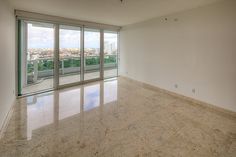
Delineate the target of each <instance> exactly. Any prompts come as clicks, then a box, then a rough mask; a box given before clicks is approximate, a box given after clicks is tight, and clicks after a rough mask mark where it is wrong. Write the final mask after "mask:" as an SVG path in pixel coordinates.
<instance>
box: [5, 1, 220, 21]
mask: <svg viewBox="0 0 236 157" xmlns="http://www.w3.org/2000/svg"><path fill="white" fill-rule="evenodd" d="M9 1H10V3H11V4H12V5H13V7H14V8H15V9H19V10H25V11H32V12H37V13H44V14H48V15H55V16H61V17H66V18H73V19H78V20H86V21H92V22H98V23H104V24H111V25H118V26H124V25H128V24H132V23H137V22H140V21H144V20H147V19H151V18H154V17H159V16H164V15H168V14H171V13H175V12H179V11H183V10H187V9H192V8H196V7H200V6H204V5H207V4H210V3H214V2H217V1H220V0H123V3H121V2H120V0H9Z"/></svg>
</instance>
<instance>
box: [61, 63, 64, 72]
mask: <svg viewBox="0 0 236 157" xmlns="http://www.w3.org/2000/svg"><path fill="white" fill-rule="evenodd" d="M61 70H62V75H64V59H62V60H61Z"/></svg>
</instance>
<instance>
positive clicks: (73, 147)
mask: <svg viewBox="0 0 236 157" xmlns="http://www.w3.org/2000/svg"><path fill="white" fill-rule="evenodd" d="M0 156H1V157H144V156H145V157H146V156H147V157H235V156H236V117H235V116H232V115H229V114H226V113H223V112H220V111H217V110H214V109H212V108H207V107H203V106H201V105H198V104H195V103H192V102H189V101H187V100H183V99H181V98H177V97H174V96H171V95H169V94H166V93H163V92H161V91H158V90H155V91H154V90H152V89H150V88H147V87H144V86H142V85H141V84H138V83H135V82H133V81H130V80H127V79H125V78H122V77H120V78H118V79H111V80H105V81H101V82H95V83H91V84H87V85H83V86H78V87H73V88H67V89H63V90H59V91H55V92H51V93H44V94H39V95H35V96H30V97H25V98H21V99H19V100H18V101H17V104H16V105H15V108H14V113H13V116H12V119H11V120H10V124H9V126H8V128H7V131H6V134H5V136H4V137H3V138H2V139H1V140H0Z"/></svg>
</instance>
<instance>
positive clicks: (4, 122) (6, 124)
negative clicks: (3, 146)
mask: <svg viewBox="0 0 236 157" xmlns="http://www.w3.org/2000/svg"><path fill="white" fill-rule="evenodd" d="M15 103H16V100H14V101H13V103H12V104H11V107H10V110H9V111H8V113H7V116H6V117H5V119H4V121H3V125H2V126H1V129H0V139H1V138H2V137H3V136H4V134H5V132H6V129H7V127H8V124H9V122H10V119H11V117H12V114H13V111H14V105H15Z"/></svg>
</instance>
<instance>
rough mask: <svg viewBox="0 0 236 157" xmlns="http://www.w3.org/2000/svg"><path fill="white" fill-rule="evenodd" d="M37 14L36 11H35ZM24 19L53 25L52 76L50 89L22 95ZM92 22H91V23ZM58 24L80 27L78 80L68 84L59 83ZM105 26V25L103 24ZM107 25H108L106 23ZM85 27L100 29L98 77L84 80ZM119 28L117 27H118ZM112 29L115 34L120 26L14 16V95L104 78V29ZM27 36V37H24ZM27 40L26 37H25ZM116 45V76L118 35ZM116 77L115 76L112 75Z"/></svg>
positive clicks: (60, 87) (18, 95) (55, 88)
mask: <svg viewBox="0 0 236 157" xmlns="http://www.w3.org/2000/svg"><path fill="white" fill-rule="evenodd" d="M35 14H37V13H35ZM24 21H33V22H42V23H50V24H53V25H54V59H53V60H54V77H53V88H52V89H48V90H42V91H37V92H32V93H27V94H24V95H22V93H21V91H22V89H21V87H22V86H21V82H20V81H21V62H22V61H21V58H22V41H21V37H22V32H21V23H22V22H24ZM92 24H93V23H92ZM94 24H95V25H97V23H94ZM60 25H65V26H74V27H80V30H81V35H80V38H81V39H80V49H81V53H80V64H81V65H80V77H81V79H80V81H79V82H74V83H69V84H64V85H59V59H60V58H59V47H60V45H59V26H60ZM105 26H106V25H105ZM108 26H109V25H108ZM85 28H91V29H97V30H99V31H100V76H99V78H95V79H90V80H84V29H85ZM118 28H119V29H118ZM105 30H106V31H113V32H117V34H119V30H120V27H118V26H114V28H113V27H112V26H110V29H109V28H106V27H104V28H101V27H94V26H92V25H91V26H89V25H81V24H74V23H73V22H72V23H70V22H68V23H67V22H64V21H63V22H61V23H60V22H57V21H50V20H42V19H37V18H28V17H16V33H17V37H16V40H17V41H16V42H17V50H16V53H17V54H16V57H17V59H16V62H17V64H16V65H18V67H17V69H16V96H17V97H21V96H29V95H34V94H39V93H44V92H49V91H53V90H58V89H63V88H67V87H72V86H76V85H82V84H85V83H90V82H94V81H100V80H103V79H104V31H105ZM26 38H27V37H26ZM26 40H27V39H26ZM117 42H118V43H117V45H118V50H117V51H118V52H117V76H118V70H119V68H118V67H119V66H118V63H119V61H118V60H119V36H118V38H117ZM114 77H116V76H114Z"/></svg>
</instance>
